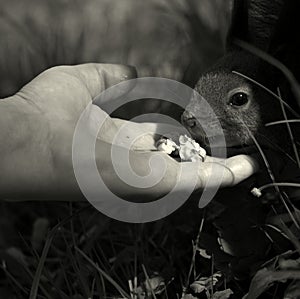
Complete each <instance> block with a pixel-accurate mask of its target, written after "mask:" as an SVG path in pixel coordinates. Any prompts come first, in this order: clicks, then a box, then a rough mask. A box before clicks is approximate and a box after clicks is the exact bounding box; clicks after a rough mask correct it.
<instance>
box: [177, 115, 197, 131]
mask: <svg viewBox="0 0 300 299" xmlns="http://www.w3.org/2000/svg"><path fill="white" fill-rule="evenodd" d="M181 121H182V123H183V125H184V126H186V127H189V128H193V127H195V126H196V124H197V121H196V118H195V116H194V115H193V114H192V113H191V112H189V111H184V112H183V114H182V116H181Z"/></svg>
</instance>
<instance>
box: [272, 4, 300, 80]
mask: <svg viewBox="0 0 300 299" xmlns="http://www.w3.org/2000/svg"><path fill="white" fill-rule="evenodd" d="M299 12H300V1H299V0H286V1H284V5H283V8H282V10H281V14H280V16H279V19H278V22H277V24H276V27H275V30H274V32H273V35H272V38H271V41H270V44H269V49H268V53H269V54H270V55H272V56H274V57H275V58H276V59H278V60H279V61H281V62H282V63H283V64H284V65H285V66H286V67H287V68H289V69H290V70H291V71H292V72H293V73H294V75H295V76H296V78H298V80H299V79H300V55H299V52H300V36H299V33H298V32H297V31H298V29H299V28H300V15H299Z"/></svg>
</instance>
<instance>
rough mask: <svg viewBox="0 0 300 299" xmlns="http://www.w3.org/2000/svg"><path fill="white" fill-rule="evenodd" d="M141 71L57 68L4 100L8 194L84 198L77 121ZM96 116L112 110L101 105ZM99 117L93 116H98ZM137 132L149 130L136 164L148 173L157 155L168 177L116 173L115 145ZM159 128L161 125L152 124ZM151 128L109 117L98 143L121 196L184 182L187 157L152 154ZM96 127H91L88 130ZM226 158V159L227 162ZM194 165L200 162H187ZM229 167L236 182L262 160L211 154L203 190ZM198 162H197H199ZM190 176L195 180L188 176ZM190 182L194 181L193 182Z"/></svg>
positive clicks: (0, 180) (2, 191)
mask: <svg viewBox="0 0 300 299" xmlns="http://www.w3.org/2000/svg"><path fill="white" fill-rule="evenodd" d="M135 77H136V72H135V69H134V68H132V67H128V66H123V65H112V64H84V65H77V66H59V67H54V68H51V69H49V70H47V71H45V72H43V73H41V74H40V75H39V76H37V77H36V78H35V79H34V80H33V81H31V82H30V83H29V84H27V85H26V86H24V87H23V88H22V89H21V90H20V91H19V92H18V93H16V94H15V95H14V96H12V97H9V98H5V99H2V100H0V127H1V131H0V143H1V147H0V157H1V159H0V199H2V200H9V201H24V200H52V201H53V200H54V201H55V200H66V201H78V200H84V197H83V195H82V193H81V191H80V189H79V187H78V184H77V182H76V178H75V175H74V171H73V165H72V140H73V134H74V129H75V126H76V123H77V121H78V119H79V116H80V115H81V113H82V111H83V110H84V108H85V107H86V106H87V105H88V104H89V103H90V102H91V101H92V100H93V98H95V97H96V96H97V95H98V94H99V93H100V92H102V91H103V90H105V89H107V88H108V87H110V86H113V85H115V84H117V83H119V82H121V81H123V80H126V79H131V78H135ZM93 109H94V112H95V113H94V117H103V115H105V112H103V110H101V109H100V108H99V107H97V106H95V105H93ZM91 121H92V120H91ZM124 123H126V124H127V127H128V134H129V135H130V134H131V133H130V132H134V133H135V132H136V131H137V130H138V131H141V132H143V131H144V132H145V133H146V134H145V136H144V137H143V138H141V139H139V140H137V141H136V143H135V145H134V147H133V149H132V150H131V151H130V161H131V164H132V168H133V169H134V170H135V171H136V173H137V174H139V175H143V176H144V175H147V173H148V171H149V159H151V158H152V157H153V156H154V155H160V156H161V157H163V158H164V159H165V161H166V164H167V169H166V172H165V176H164V177H163V178H162V180H161V181H160V182H159V183H158V184H156V185H154V186H153V187H150V188H134V187H130V186H128V185H127V184H125V183H124V182H122V180H120V179H119V177H118V176H117V175H116V174H115V172H114V169H113V166H112V163H111V160H110V157H111V155H110V151H111V143H112V140H113V138H114V136H115V134H116V133H117V132H118V129H119V128H120V126H122V125H123V124H124ZM148 125H150V126H154V127H155V126H159V124H148ZM146 127H147V126H146V125H144V124H137V123H133V122H127V121H124V120H120V119H113V118H107V119H106V121H105V124H104V128H105V129H104V130H102V131H101V133H100V135H99V136H98V139H97V144H96V160H97V165H98V168H100V169H101V171H100V172H101V175H102V177H103V180H104V181H105V183H106V184H107V186H108V187H109V188H110V189H111V190H112V191H113V192H114V193H116V194H119V195H120V196H124V197H129V198H130V196H134V197H136V196H142V197H143V196H146V197H147V198H151V197H152V198H156V197H160V196H163V195H164V194H167V193H168V192H170V191H171V190H172V188H173V186H174V185H175V184H176V181H177V178H178V172H179V169H180V163H179V162H177V161H175V160H174V159H172V158H170V157H169V156H168V155H166V154H164V153H157V152H155V153H154V152H151V151H149V150H151V149H153V148H154V137H155V136H154V134H152V133H148V134H147V128H146ZM87 133H88V132H87ZM221 162H222V163H221ZM186 163H187V164H186V165H188V166H189V165H190V166H191V170H193V169H194V167H195V163H189V162H186ZM212 163H214V165H215V166H216V168H215V169H214V171H223V170H224V175H223V180H222V184H221V186H222V187H226V186H232V185H235V184H237V183H239V182H240V181H242V180H244V179H246V178H247V177H249V176H250V175H252V174H253V173H254V172H255V171H257V169H258V166H257V163H256V161H255V160H254V159H253V158H251V157H249V156H245V155H240V156H235V157H231V158H229V159H226V160H225V161H220V159H217V158H212V157H207V159H206V162H205V163H198V164H197V166H198V171H197V172H196V173H195V171H193V172H191V173H190V174H189V176H197V184H196V189H198V190H199V189H203V188H204V186H205V184H206V183H207V181H208V178H209V176H210V175H214V173H213V174H212V173H211V165H212ZM192 164H193V165H192ZM185 179H186V180H187V181H188V180H189V178H188V177H187V178H185ZM187 188H189V186H187Z"/></svg>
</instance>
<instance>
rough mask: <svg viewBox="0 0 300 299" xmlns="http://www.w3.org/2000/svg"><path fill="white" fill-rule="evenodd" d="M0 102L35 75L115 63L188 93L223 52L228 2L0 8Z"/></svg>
mask: <svg viewBox="0 0 300 299" xmlns="http://www.w3.org/2000/svg"><path fill="white" fill-rule="evenodd" d="M0 5H1V8H0V40H1V47H0V76H1V77H0V97H6V96H8V95H11V94H13V93H15V92H16V91H17V90H19V89H20V88H21V87H22V86H23V85H24V84H26V83H27V82H28V81H30V80H31V79H32V78H33V77H35V76H36V75H37V74H38V73H40V72H41V71H43V70H45V69H47V68H49V67H51V66H55V65H61V64H79V63H85V62H106V63H123V64H129V65H134V66H136V67H137V70H138V73H139V76H161V77H166V78H171V79H175V80H179V81H183V82H185V83H187V84H189V85H193V84H194V83H195V80H196V79H197V77H198V76H199V74H200V73H201V72H202V71H203V70H204V69H205V68H207V67H208V66H209V65H211V64H212V63H213V62H214V61H215V59H216V58H217V57H219V56H220V55H221V54H222V52H223V40H224V38H223V37H224V36H225V32H226V30H227V23H228V22H227V20H228V14H229V1H222V0H186V1H180V0H148V1H136V0H122V1H120V0H85V1H79V0H51V1H47V0H24V1H19V0H9V1H8V0H0Z"/></svg>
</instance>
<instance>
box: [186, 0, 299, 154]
mask: <svg viewBox="0 0 300 299" xmlns="http://www.w3.org/2000/svg"><path fill="white" fill-rule="evenodd" d="M299 9H300V3H299V1H297V0H286V1H283V0H250V1H249V0H248V1H247V0H235V1H234V6H233V16H232V22H231V27H230V29H229V32H228V37H227V45H226V48H227V51H226V53H225V55H224V56H223V57H222V58H221V59H220V60H219V61H218V62H217V63H216V64H215V65H214V66H213V67H212V68H210V69H209V70H208V71H207V72H206V73H204V74H203V75H202V76H201V77H200V79H199V80H198V82H197V84H196V87H195V90H196V91H197V92H198V93H199V94H200V95H201V96H202V97H203V99H204V100H205V101H207V102H208V104H209V105H210V106H211V107H212V110H213V111H214V113H215V115H216V116H217V118H218V120H219V121H220V124H221V126H222V128H223V131H224V135H225V139H226V144H227V146H228V147H239V146H240V147H247V146H250V145H253V136H254V137H255V138H256V139H257V141H258V142H259V143H260V144H262V145H267V146H272V145H273V146H279V147H283V148H284V150H286V148H285V145H287V144H291V143H290V142H288V141H289V140H288V139H284V138H283V137H288V135H287V134H286V127H285V126H282V125H281V126H276V127H272V126H270V127H266V126H265V124H267V123H270V122H272V121H277V120H281V119H282V118H283V116H282V107H281V104H280V101H279V100H278V99H276V98H274V96H272V95H270V94H269V93H268V92H266V91H265V90H264V89H262V88H261V87H260V86H258V85H256V84H255V83H253V82H251V81H250V80H247V79H245V78H244V77H242V76H241V75H239V74H237V73H236V72H238V73H240V74H243V75H246V76H247V77H250V78H252V79H254V80H255V81H257V82H259V83H260V84H262V85H263V86H265V87H267V88H269V89H271V90H272V91H273V92H275V93H277V90H276V89H277V87H280V90H281V92H282V98H283V100H284V101H286V102H288V104H289V107H290V110H293V111H292V112H293V114H294V115H296V116H299V113H298V111H299V107H298V106H297V104H296V100H295V99H293V100H291V98H292V95H291V93H290V91H289V90H288V88H287V87H286V85H287V83H286V82H285V80H284V78H283V76H282V75H281V74H280V73H279V71H278V70H277V69H275V68H274V67H273V66H271V65H269V64H268V63H267V62H265V61H264V60H262V59H261V58H260V57H258V56H256V55H255V54H252V53H250V52H249V51H247V49H244V48H240V47H239V46H238V45H236V44H235V40H236V39H238V40H242V41H246V42H247V43H249V44H251V45H254V46H255V47H257V48H259V49H261V50H263V51H265V52H267V53H269V54H270V55H272V56H274V57H275V58H277V59H278V60H280V61H281V62H282V63H284V64H285V65H286V66H287V67H288V68H290V69H291V70H292V71H293V72H294V73H296V74H297V75H298V78H300V66H299V64H300V62H299V61H300V58H299V57H297V55H296V53H297V52H299V50H300V45H299V44H300V42H299V38H298V37H297V36H292V32H293V29H294V28H295V29H296V28H299V27H300V23H299V21H298V17H297V16H294V19H295V21H294V22H293V19H292V18H293V15H294V14H295V11H299ZM287 21H288V22H287ZM296 22H297V23H298V25H299V26H298V27H297V26H295V24H297V23H296ZM286 23H288V24H286ZM297 54H298V53H297ZM291 56H292V57H291ZM298 56H299V55H298ZM292 58H293V59H292ZM297 60H298V61H297ZM286 110H288V109H286ZM288 112H289V111H288ZM182 122H183V124H184V125H185V126H186V127H187V129H188V130H189V131H190V133H191V135H192V137H194V138H195V139H197V140H199V141H200V142H202V144H204V145H208V144H207V138H205V137H206V136H205V133H204V130H203V129H205V127H207V128H208V127H209V126H210V125H212V126H213V122H214V120H213V119H212V116H211V115H210V114H205V113H203V111H202V109H201V105H200V103H197V102H195V100H194V99H193V98H192V100H191V102H190V104H189V105H188V106H187V107H186V110H185V112H184V113H183V115H182ZM200 122H201V124H200ZM210 122H211V123H212V124H210ZM203 127H204V128H203ZM246 127H247V128H246Z"/></svg>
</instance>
